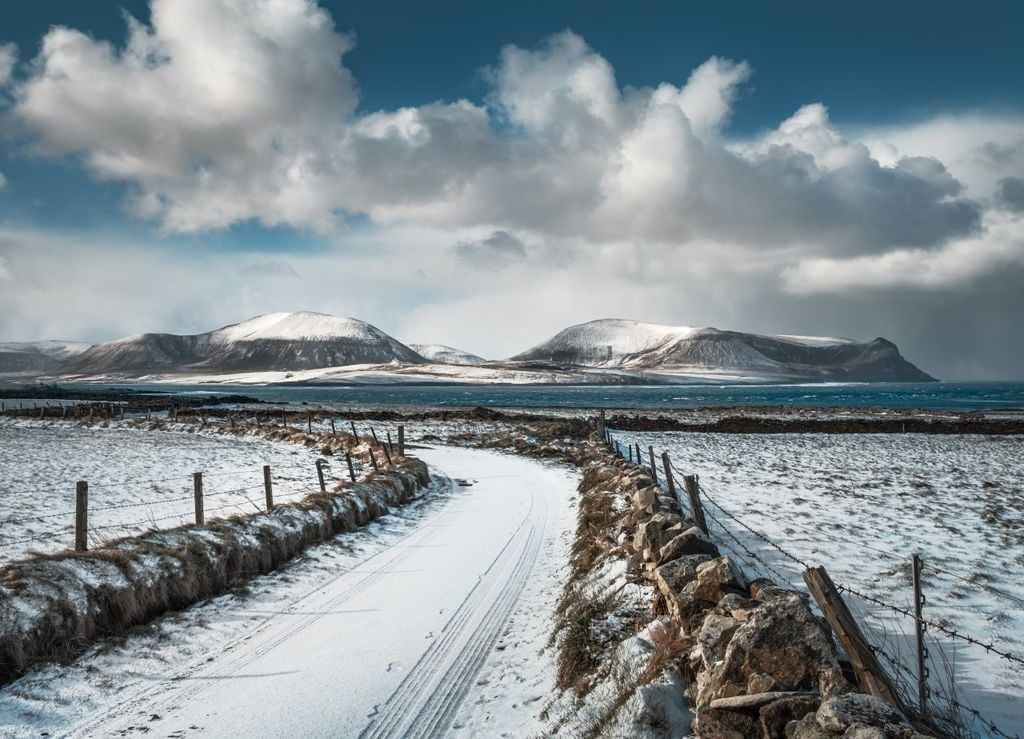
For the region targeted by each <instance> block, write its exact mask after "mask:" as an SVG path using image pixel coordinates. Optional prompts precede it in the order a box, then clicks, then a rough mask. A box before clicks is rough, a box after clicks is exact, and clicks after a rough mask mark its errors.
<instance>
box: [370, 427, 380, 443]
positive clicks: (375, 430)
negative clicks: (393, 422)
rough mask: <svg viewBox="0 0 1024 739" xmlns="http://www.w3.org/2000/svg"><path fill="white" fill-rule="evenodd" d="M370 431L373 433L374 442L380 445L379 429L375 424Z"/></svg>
mask: <svg viewBox="0 0 1024 739" xmlns="http://www.w3.org/2000/svg"><path fill="white" fill-rule="evenodd" d="M370 433H371V434H372V435H373V443H374V444H376V445H377V446H380V440H378V439H377V429H375V428H374V427H373V426H370Z"/></svg>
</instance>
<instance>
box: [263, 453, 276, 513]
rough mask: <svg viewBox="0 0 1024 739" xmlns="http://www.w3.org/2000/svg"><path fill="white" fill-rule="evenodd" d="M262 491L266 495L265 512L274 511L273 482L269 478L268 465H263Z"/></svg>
mask: <svg viewBox="0 0 1024 739" xmlns="http://www.w3.org/2000/svg"><path fill="white" fill-rule="evenodd" d="M263 491H264V492H265V493H266V494H267V511H272V510H274V482H273V480H272V479H271V477H270V465H269V464H265V465H263Z"/></svg>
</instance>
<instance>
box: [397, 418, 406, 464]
mask: <svg viewBox="0 0 1024 739" xmlns="http://www.w3.org/2000/svg"><path fill="white" fill-rule="evenodd" d="M398 456H399V457H404V456H405V426H403V425H402V424H398Z"/></svg>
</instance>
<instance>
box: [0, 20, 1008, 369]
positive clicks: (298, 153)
mask: <svg viewBox="0 0 1024 739" xmlns="http://www.w3.org/2000/svg"><path fill="white" fill-rule="evenodd" d="M236 5H237V3H236V2H235V0H209V2H208V3H199V2H198V0H176V2H171V0H162V2H161V0H157V1H156V2H154V3H153V4H152V5H151V4H150V2H149V1H148V0H141V1H140V0H124V1H123V2H119V3H104V2H90V3H81V2H71V1H69V0H59V1H58V0H49V1H47V0H42V1H40V2H37V3H34V4H31V5H27V4H26V5H25V6H24V7H22V6H17V7H15V6H12V7H11V8H5V9H4V10H3V11H0V19H2V22H0V44H4V43H9V44H13V46H7V47H5V48H6V49H7V50H8V55H9V56H10V58H12V59H13V60H14V63H13V66H12V69H11V73H10V75H9V78H8V79H7V80H3V79H2V76H0V82H5V84H4V85H3V87H0V116H2V117H0V130H2V131H3V134H4V136H3V138H2V139H0V174H2V176H3V181H4V182H5V183H6V185H5V186H4V187H3V189H2V190H0V287H3V288H4V290H3V292H2V293H0V309H3V310H4V314H3V317H0V340H2V339H5V338H6V339H28V338H40V337H42V336H44V335H45V336H56V335H60V336H63V337H66V338H83V339H86V340H99V339H105V338H112V337H113V336H117V335H120V334H122V333H129V332H133V331H138V330H172V331H173V330H177V331H193V330H202V329H206V328H212V327H214V326H215V325H219V324H220V323H225V322H229V321H232V320H240V319H242V318H245V317H247V316H248V314H250V313H259V312H268V311H271V310H287V309H314V310H325V311H330V312H338V313H344V314H348V315H354V316H356V317H360V318H364V319H366V320H370V321H371V322H374V323H376V324H378V325H380V326H381V327H382V328H384V329H385V330H387V331H389V332H391V333H394V334H396V335H397V336H399V338H403V339H406V340H409V341H424V342H428V341H438V342H445V343H452V344H462V345H464V348H466V349H469V350H472V351H477V352H479V353H483V354H489V355H492V356H501V355H503V354H511V353H514V352H515V351H519V350H521V349H522V348H524V346H525V345H528V344H530V343H535V342H537V341H540V340H541V339H543V338H544V337H545V334H546V333H550V332H551V331H553V330H557V329H558V328H561V327H562V326H564V325H567V324H568V323H571V322H574V321H578V320H586V319H588V318H596V317H603V316H606V315H621V316H624V317H633V318H639V319H648V320H656V321H663V322H670V323H677V324H700V325H705V324H710V325H718V326H719V327H723V328H736V329H741V330H754V331H763V332H769V333H770V332H779V333H782V332H787V333H828V334H845V335H852V336H858V337H865V338H870V337H872V336H875V335H885V336H887V337H889V338H892V339H893V340H895V341H897V343H899V344H900V345H901V347H903V348H904V350H905V353H906V354H908V356H909V357H910V358H911V359H915V360H918V361H919V363H921V364H922V365H923V366H924V367H925V369H927V370H929V371H932V372H933V373H935V374H940V375H945V376H955V377H993V378H997V377H1024V346H1022V340H1021V339H1020V338H1019V336H1018V334H1019V332H1014V331H1012V330H1011V329H1010V326H1009V323H1008V320H1009V319H1008V316H1011V315H1015V314H1016V315H1019V313H1020V310H1021V308H1022V307H1024V305H1022V300H1021V298H1020V293H1021V292H1022V291H1021V290H1020V288H1021V287H1024V281H1022V276H1021V273H1022V266H1024V254H1022V252H1024V247H1022V246H1021V225H1020V223H1021V221H1020V212H1021V211H1022V210H1024V205H1021V206H1020V208H1019V209H1018V206H1017V200H1016V199H1015V198H1016V195H1015V193H1017V192H1018V188H1017V182H1018V180H1020V181H1021V182H1024V127H1022V126H1021V120H1022V118H1024V86H1022V85H1020V82H1019V72H1020V70H1021V69H1024V51H1022V46H1024V45H1022V44H1020V43H1019V40H1018V39H1017V38H1016V36H1017V35H1018V31H1019V28H1021V27H1022V26H1024V6H1020V5H1019V4H1015V3H1008V2H1007V3H974V4H972V5H971V8H970V12H969V13H968V12H965V9H964V6H962V4H957V3H952V2H933V3H909V2H907V3H891V2H889V3H881V2H868V3H858V4H857V5H856V6H853V5H840V4H822V3H810V2H806V3H805V2H800V3H785V4H769V3H754V2H749V3H735V4H731V5H730V6H729V7H728V8H722V7H718V6H714V5H712V4H700V5H697V4H683V3H654V2H639V3H630V4H623V3H593V2H574V3H569V2H564V3H552V2H548V3H540V2H524V3H516V4H507V3H506V4H497V3H474V2H448V3H413V2H407V3H395V2H353V3H341V2H329V1H327V0H324V1H323V2H320V3H314V2H313V1H312V0H288V1H287V2H286V3H283V4H282V7H284V8H285V10H284V11H282V12H281V14H280V15H278V16H275V15H273V13H274V12H277V11H274V10H272V9H271V7H270V5H269V4H266V3H261V2H256V3H255V4H254V5H252V6H251V9H250V12H248V14H247V15H242V16H238V15H233V13H236V12H237V10H238V9H237V7H235V6H236ZM125 13H127V14H130V15H131V16H133V17H134V18H135V19H137V20H138V21H139V22H140V23H141V25H140V26H138V27H137V28H136V29H135V31H129V28H128V25H127V24H126V21H125ZM54 26H64V27H66V28H68V29H73V31H75V32H76V33H74V34H71V33H63V34H62V33H61V32H57V31H55V30H53V27H54ZM569 29H571V33H567V31H568V30H569ZM77 32H81V34H80V35H79V34H78V33H77ZM236 32H237V33H236ZM133 34H134V35H133ZM44 40H46V41H47V44H48V46H47V47H46V48H47V49H49V51H47V52H45V53H42V54H41V49H43V43H44ZM104 42H109V44H110V47H109V49H106V47H104V45H103V44H104ZM132 44H134V45H133V46H132ZM129 46H131V48H129ZM140 49H141V50H142V51H140ZM268 49H269V50H268ZM133 53H137V54H141V56H135V57H133V56H132V54H133ZM146 54H149V56H148V57H147V56H146ZM105 55H106V56H105ZM133 60H134V61H133ZM140 60H143V61H140ZM145 60H148V61H145ZM140 64H141V65H142V66H141V67H140V66H139V65H140ZM147 65H148V66H147ZM2 70H3V66H2V64H0V72H2ZM68 70H71V72H70V73H69V72H68ZM211 70H217V71H218V74H217V75H215V79H214V77H211V79H213V81H212V82H210V81H208V80H207V79H205V76H206V75H207V73H209V72H210V71H211ZM251 75H262V76H258V77H253V76H251ZM691 75H693V77H691ZM688 83H689V84H688ZM459 101H465V102H462V103H460V102H459ZM164 103H166V104H167V106H168V107H167V110H166V111H164V112H161V111H160V110H159V108H160V106H161V105H162V104H164ZM247 116H248V117H247ZM662 153H664V156H662ZM497 243H503V244H511V243H514V244H516V245H517V246H516V247H515V248H514V249H512V250H511V251H505V252H502V253H500V254H499V253H497V252H494V253H493V255H492V251H493V245H494V244H497ZM474 249H475V250H476V251H475V252H474V251H473V250H474ZM467 254H471V255H472V258H469V259H462V258H461V257H462V256H464V255H467ZM509 254H512V255H514V256H513V257H511V258H509V257H508V255H509ZM520 255H522V257H520ZM490 256H493V259H492V260H491V261H490V262H489V261H488V260H489V259H490ZM72 265H73V266H72ZM282 265H287V269H285V268H282ZM71 269H73V273H74V275H91V276H92V277H93V280H94V282H96V283H98V284H100V285H103V292H104V294H103V296H102V298H101V299H99V300H96V301H90V299H89V298H90V296H89V294H88V291H87V290H86V289H85V288H80V289H74V288H73V289H70V291H65V294H63V295H62V291H60V290H53V291H52V292H48V291H47V288H46V286H45V283H46V279H47V278H46V275H48V274H52V275H54V276H59V275H63V271H64V270H71ZM261 270H263V272H264V273H265V274H263V275H262V276H261V277H260V278H259V280H256V281H255V282H254V280H253V275H259V274H260V272H261ZM112 271H121V272H123V275H122V279H120V280H115V279H113V278H112V277H111V276H110V275H111V272H112ZM652 272H653V273H654V274H652ZM197 274H199V275H200V276H199V277H197ZM239 275H244V276H245V277H243V278H241V279H240V278H239ZM154 276H159V282H160V285H161V288H162V290H160V291H157V293H158V294H154V291H153V290H152V289H150V290H146V289H143V288H141V287H139V286H138V285H137V284H135V285H133V286H124V287H118V285H127V283H138V282H140V281H141V282H146V281H147V280H152V279H153V278H154ZM63 281H64V283H65V284H66V282H67V275H64V280H63ZM244 283H248V284H244ZM698 284H699V285H700V289H699V290H697V289H694V290H678V289H676V286H678V285H698ZM200 288H201V289H200ZM197 291H198V292H197ZM68 292H70V294H67V293H68ZM526 295H528V296H529V298H528V299H527V298H525V297H524V296H526ZM595 296H599V297H595ZM44 299H45V301H46V304H47V307H46V308H45V309H43V308H42V307H41V306H40V303H41V301H43V300H44ZM523 301H526V302H525V303H524V302H523ZM524 311H525V316H526V320H522V319H521V318H520V320H512V319H510V318H509V316H520V317H522V316H523V315H524ZM467 316H472V317H473V320H470V319H469V318H467ZM950 331H957V332H959V333H960V334H962V335H963V336H965V337H966V339H965V340H966V342H967V345H968V346H969V347H970V349H969V351H967V352H964V351H959V352H957V353H956V355H955V356H954V355H953V353H951V352H950V351H949V347H948V341H949V335H950Z"/></svg>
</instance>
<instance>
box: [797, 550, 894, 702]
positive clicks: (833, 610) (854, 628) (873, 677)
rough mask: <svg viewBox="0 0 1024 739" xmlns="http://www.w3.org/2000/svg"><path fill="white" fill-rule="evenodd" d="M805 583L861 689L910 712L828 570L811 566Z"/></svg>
mask: <svg viewBox="0 0 1024 739" xmlns="http://www.w3.org/2000/svg"><path fill="white" fill-rule="evenodd" d="M804 582H805V583H807V589H808V590H810V591H811V595H813V596H814V600H815V601H817V603H818V607H819V608H821V612H822V614H823V615H824V616H825V620H826V621H828V624H829V626H831V627H832V631H834V632H835V635H836V638H837V639H838V640H839V643H840V644H842V645H843V649H844V650H845V651H846V656H847V657H849V658H850V664H852V665H853V671H854V673H856V675H857V679H858V680H859V681H860V684H861V687H862V688H864V690H866V691H867V692H868V693H870V694H871V695H873V696H875V697H876V698H880V699H881V700H884V701H887V702H888V703H891V704H892V705H894V706H896V708H898V709H899V710H901V711H903V712H904V713H907V710H906V707H905V706H904V705H903V702H902V701H901V700H900V697H899V695H898V694H897V692H896V689H895V688H894V687H893V685H892V682H891V681H890V680H889V676H888V675H886V674H885V671H884V670H882V666H881V665H880V664H879V662H878V658H877V657H876V656H875V653H874V652H873V651H872V650H871V645H870V644H868V641H867V639H865V638H864V634H863V632H861V630H860V626H858V625H857V621H856V619H854V617H853V614H852V613H850V609H849V608H848V607H847V605H846V603H845V602H843V598H842V596H841V595H839V590H838V589H837V588H836V586H835V583H833V582H832V578H830V577H829V576H828V572H826V571H825V568H824V567H811V568H810V569H808V570H805V571H804Z"/></svg>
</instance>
